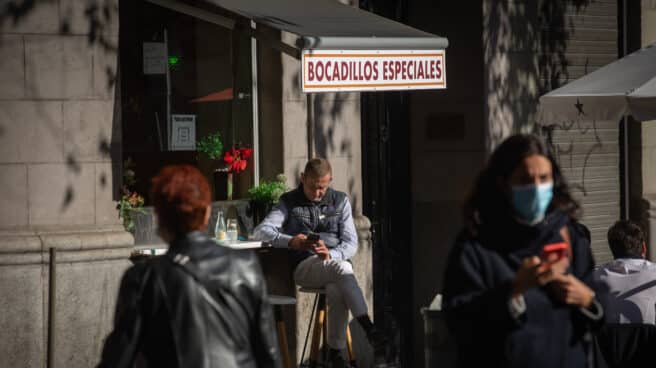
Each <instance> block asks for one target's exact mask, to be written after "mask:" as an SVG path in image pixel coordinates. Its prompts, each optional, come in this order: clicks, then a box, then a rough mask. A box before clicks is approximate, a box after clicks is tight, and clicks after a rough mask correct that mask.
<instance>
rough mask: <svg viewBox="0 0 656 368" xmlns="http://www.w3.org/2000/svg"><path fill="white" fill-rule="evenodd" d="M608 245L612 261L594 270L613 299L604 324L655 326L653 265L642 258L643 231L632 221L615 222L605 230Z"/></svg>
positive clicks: (644, 250)
mask: <svg viewBox="0 0 656 368" xmlns="http://www.w3.org/2000/svg"><path fill="white" fill-rule="evenodd" d="M608 245H609V246H610V250H611V252H612V253H613V257H614V258H615V260H613V261H611V262H609V263H606V264H604V265H603V266H601V267H600V268H599V269H598V270H596V271H595V274H596V276H597V277H598V278H599V279H600V280H601V281H602V282H604V283H606V285H608V288H609V291H610V294H611V296H612V297H611V298H609V302H608V304H607V306H606V322H608V323H649V324H656V264H655V263H652V262H650V261H648V260H646V259H645V256H646V255H647V244H646V242H645V234H644V233H643V231H642V229H641V228H640V226H638V225H637V224H636V223H634V222H632V221H627V220H623V221H617V222H616V223H615V224H614V225H613V226H612V227H611V228H610V229H609V230H608Z"/></svg>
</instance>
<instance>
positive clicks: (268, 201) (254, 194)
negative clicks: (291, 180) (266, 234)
mask: <svg viewBox="0 0 656 368" xmlns="http://www.w3.org/2000/svg"><path fill="white" fill-rule="evenodd" d="M286 182H287V178H286V177H285V175H283V174H279V175H277V176H276V179H275V180H272V181H266V180H263V181H261V182H260V184H259V185H257V186H254V187H252V188H250V189H249V190H248V196H249V199H250V201H249V205H250V212H251V215H252V216H253V224H254V225H257V224H259V223H260V222H261V221H262V220H263V219H264V217H265V216H266V215H267V213H269V211H271V208H272V207H273V206H274V205H275V204H276V203H278V201H279V200H280V196H281V195H282V194H283V193H285V192H286V191H287V190H288V188H287V185H286V184H285V183H286Z"/></svg>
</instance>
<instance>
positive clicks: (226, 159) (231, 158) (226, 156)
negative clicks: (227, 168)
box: [223, 151, 235, 165]
mask: <svg viewBox="0 0 656 368" xmlns="http://www.w3.org/2000/svg"><path fill="white" fill-rule="evenodd" d="M234 160H235V158H234V156H232V154H231V152H230V151H226V153H225V154H224V155H223V161H224V162H225V163H226V164H228V165H230V164H232V162H233V161H234Z"/></svg>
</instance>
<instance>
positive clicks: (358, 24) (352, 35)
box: [148, 0, 449, 58]
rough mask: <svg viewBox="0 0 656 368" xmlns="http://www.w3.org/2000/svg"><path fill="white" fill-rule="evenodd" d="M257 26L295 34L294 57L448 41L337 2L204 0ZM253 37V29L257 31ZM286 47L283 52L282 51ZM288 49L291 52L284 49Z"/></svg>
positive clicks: (175, 5) (206, 15) (167, 3)
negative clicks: (307, 51)
mask: <svg viewBox="0 0 656 368" xmlns="http://www.w3.org/2000/svg"><path fill="white" fill-rule="evenodd" d="M148 1H149V2H152V3H154V4H157V5H160V6H163V7H167V8H170V9H173V10H176V11H181V12H184V13H187V14H193V15H194V16H196V17H198V18H200V19H204V20H206V21H209V22H212V23H215V24H218V25H221V26H223V27H227V28H233V26H234V23H235V22H234V20H233V19H230V18H227V17H223V16H221V15H218V14H213V13H212V12H209V11H207V10H205V9H200V8H198V7H194V6H191V5H189V4H187V3H185V2H182V1H176V0H148ZM203 2H204V3H206V4H209V5H215V6H218V7H220V8H222V9H225V10H227V11H228V12H230V13H234V14H236V15H239V16H241V17H244V18H247V19H250V20H252V21H254V22H255V23H256V24H262V25H266V26H268V27H272V28H274V29H278V30H281V31H286V32H289V33H293V34H295V35H297V36H298V39H297V41H296V43H295V44H294V45H285V46H287V47H291V48H293V49H296V52H295V54H296V55H295V56H296V57H297V58H300V52H301V51H302V50H304V49H329V50H337V49H339V50H443V49H445V48H446V47H447V46H448V45H449V42H448V40H447V39H446V38H444V37H439V36H436V35H433V34H430V33H427V32H424V31H420V30H418V29H415V28H412V27H410V26H407V25H405V24H402V23H399V22H396V21H393V20H390V19H387V18H385V17H381V16H378V15H376V14H373V13H371V12H368V11H365V10H361V9H358V8H355V7H352V6H349V5H344V4H341V3H339V2H337V1H336V0H311V1H308V0H204V1H203ZM255 35H256V36H257V33H256V34H255ZM283 51H284V50H283ZM288 53H289V52H288Z"/></svg>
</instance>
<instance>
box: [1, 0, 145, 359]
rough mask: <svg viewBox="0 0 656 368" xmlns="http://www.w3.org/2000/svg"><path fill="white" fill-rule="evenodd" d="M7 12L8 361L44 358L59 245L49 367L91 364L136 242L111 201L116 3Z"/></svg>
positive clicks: (116, 132) (4, 348)
mask: <svg viewBox="0 0 656 368" xmlns="http://www.w3.org/2000/svg"><path fill="white" fill-rule="evenodd" d="M12 9H13V10H12ZM2 11H3V13H2V14H0V60H2V62H0V85H2V88H0V142H1V144H0V170H1V171H2V175H1V176H0V207H1V208H2V213H0V294H2V295H3V297H2V298H1V301H0V306H1V307H0V366H2V367H19V366H20V367H43V366H45V359H46V347H47V326H48V317H49V316H48V315H47V311H48V306H47V303H48V289H49V285H48V265H47V263H48V248H50V247H55V248H56V249H57V252H58V258H57V260H58V262H57V275H56V285H57V288H56V303H55V306H56V319H55V320H56V324H55V336H54V337H55V340H54V342H55V361H54V363H55V364H54V365H53V366H55V367H89V366H92V365H94V364H95V363H96V362H97V360H98V357H99V353H100V348H101V344H102V341H103V339H104V337H105V335H106V334H107V332H108V330H109V327H110V323H111V318H112V315H113V309H114V304H115V294H116V291H117V287H118V282H119V278H120V275H121V273H122V272H123V270H124V269H125V267H126V266H127V264H128V261H127V255H128V254H129V247H130V246H131V244H132V237H131V236H130V234H128V233H126V232H124V231H123V229H122V226H121V225H120V222H119V221H118V218H117V212H116V210H115V206H116V202H115V199H116V197H117V193H118V183H119V180H120V174H119V171H120V147H121V143H120V142H121V130H120V121H119V118H120V112H117V106H118V105H117V104H115V99H116V97H115V96H116V94H117V93H118V91H117V90H116V89H115V88H114V85H115V83H114V82H115V80H116V77H117V67H116V66H117V55H118V53H117V47H118V1H104V2H102V3H101V4H98V6H97V7H91V2H84V1H76V0H58V1H57V0H55V1H34V2H25V6H24V7H22V8H18V7H17V8H15V9H14V8H11V7H4V8H3V10H2Z"/></svg>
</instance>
